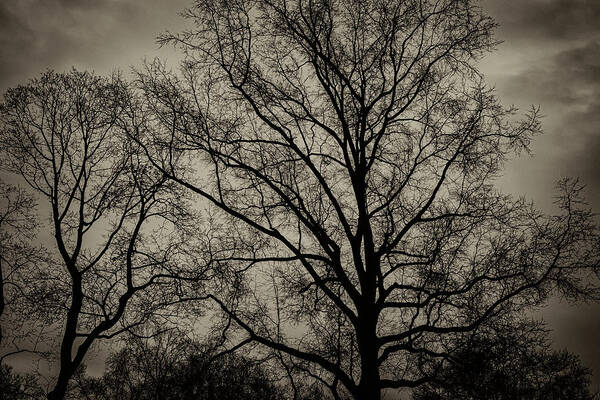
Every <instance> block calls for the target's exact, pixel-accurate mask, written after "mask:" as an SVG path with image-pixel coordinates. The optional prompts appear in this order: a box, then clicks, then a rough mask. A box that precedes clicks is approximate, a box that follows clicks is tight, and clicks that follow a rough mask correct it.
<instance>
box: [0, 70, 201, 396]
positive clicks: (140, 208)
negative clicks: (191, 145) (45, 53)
mask: <svg viewBox="0 0 600 400" xmlns="http://www.w3.org/2000/svg"><path fill="white" fill-rule="evenodd" d="M130 101H132V98H131V97H130V96H129V92H128V87H127V85H126V84H125V83H124V81H123V80H122V79H120V77H118V76H113V77H111V78H103V77H98V76H95V75H93V74H90V73H87V72H78V71H75V70H73V71H71V72H69V73H65V74H58V73H55V72H52V71H48V72H46V73H44V74H42V75H41V77H40V78H37V79H33V80H31V81H30V82H29V83H28V84H27V85H23V86H18V87H16V88H13V89H10V90H8V92H7V93H6V94H5V96H4V103H3V104H2V105H1V109H0V121H1V123H2V132H1V141H2V145H3V151H4V154H5V156H6V158H7V163H6V167H7V169H8V170H9V171H11V172H14V173H17V174H19V175H20V176H21V177H22V179H24V180H25V181H26V182H27V183H28V184H29V186H31V188H33V189H34V190H35V191H36V192H37V194H38V195H39V196H40V198H41V199H42V201H43V204H44V206H45V209H46V210H47V212H48V214H49V217H50V218H49V219H50V230H51V232H52V234H53V237H54V241H55V243H54V249H55V251H54V252H51V254H53V255H56V258H57V259H58V260H60V261H58V263H57V266H56V267H53V268H46V269H45V270H44V276H42V277H40V279H41V280H43V282H42V283H43V284H44V285H42V290H41V291H40V292H39V294H38V298H37V299H36V301H38V302H39V303H40V304H42V305H43V306H44V307H45V309H46V310H48V312H49V313H50V314H51V315H55V316H60V318H61V319H60V325H62V334H61V338H60V351H59V354H58V358H59V372H58V378H57V380H56V382H55V385H54V388H53V389H52V390H51V392H50V393H49V394H48V398H49V399H62V398H63V397H64V395H65V391H66V389H67V386H68V382H69V379H70V378H71V377H72V375H73V374H74V373H75V371H76V369H77V368H78V366H79V365H81V363H82V361H83V359H84V357H85V355H86V353H87V352H88V351H89V349H90V347H91V346H92V344H93V343H94V342H96V341H97V340H99V339H110V338H112V337H114V336H116V335H118V334H119V333H121V332H125V331H128V330H129V329H131V328H133V327H136V326H139V325H141V324H143V323H145V322H147V321H148V320H150V319H151V318H160V315H159V314H158V313H157V310H158V309H159V308H160V307H161V306H165V305H168V304H169V302H171V301H173V299H176V298H177V287H176V284H175V283H173V282H174V281H173V279H172V277H173V276H174V275H175V274H177V273H176V271H179V270H178V269H177V268H178V267H177V266H178V263H179V261H180V260H179V258H178V257H179V256H178V254H179V253H180V250H181V247H182V243H184V241H185V239H184V237H185V229H186V227H187V224H186V219H187V218H188V217H189V215H188V214H187V212H186V211H185V209H184V208H183V200H182V197H181V194H180V192H179V191H178V190H177V188H175V187H173V185H172V184H169V183H168V182H167V181H166V179H165V178H164V177H163V176H162V175H161V174H160V173H156V171H155V170H154V169H152V168H150V165H149V164H148V163H147V162H146V161H145V160H144V158H143V157H141V155H140V154H138V152H137V149H136V145H135V143H134V142H132V141H131V140H128V136H127V135H126V134H125V132H126V129H125V128H124V127H123V126H124V125H125V124H127V123H128V121H130V119H128V114H126V112H125V110H126V108H127V105H128V104H129V102H130ZM198 272H199V271H198ZM177 275H178V274H177ZM150 289H151V290H150Z"/></svg>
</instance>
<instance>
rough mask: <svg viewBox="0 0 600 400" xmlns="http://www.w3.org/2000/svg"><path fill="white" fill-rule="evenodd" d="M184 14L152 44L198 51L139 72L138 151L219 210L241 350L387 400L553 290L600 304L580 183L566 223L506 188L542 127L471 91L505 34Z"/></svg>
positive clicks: (403, 15) (398, 15)
mask: <svg viewBox="0 0 600 400" xmlns="http://www.w3.org/2000/svg"><path fill="white" fill-rule="evenodd" d="M184 14H185V16H187V17H188V18H189V19H191V20H192V21H193V22H194V23H195V28H194V29H192V30H189V31H186V32H183V33H181V34H176V35H173V34H166V35H165V36H164V37H163V38H162V39H161V40H162V41H163V42H164V43H169V42H170V43H174V44H175V45H177V46H180V47H181V48H182V49H183V51H184V52H185V55H186V59H185V61H184V62H183V64H182V70H181V73H180V74H175V73H172V72H170V71H168V70H167V69H166V68H165V67H164V65H161V64H160V63H158V62H155V63H151V64H149V65H148V66H147V70H146V71H145V72H143V73H140V76H139V83H140V86H141V87H142V88H143V90H144V92H145V95H146V98H147V111H146V112H147V113H148V115H152V118H151V119H150V120H149V123H148V125H147V126H145V127H144V129H143V132H142V131H138V132H137V135H138V136H136V138H137V140H138V141H139V142H140V143H142V144H143V146H144V148H145V150H146V152H147V153H148V154H149V155H150V157H151V158H152V160H153V163H154V165H155V166H156V167H157V168H158V170H159V171H161V172H162V173H163V174H165V175H166V176H168V177H169V179H171V180H172V181H174V182H177V183H179V184H181V185H182V186H183V187H186V188H188V189H189V190H190V191H192V192H194V193H196V194H197V195H198V196H199V197H200V198H202V199H204V202H205V203H206V204H210V207H212V208H211V210H212V209H217V210H219V211H218V212H216V211H215V212H214V215H215V217H214V220H213V223H214V225H213V231H212V233H211V235H212V236H211V240H208V241H207V244H208V245H207V250H208V251H210V252H211V254H213V260H214V262H215V263H216V264H219V265H221V266H222V269H223V271H226V273H225V272H224V273H223V274H222V276H221V277H222V279H223V282H225V283H226V284H222V286H219V290H216V291H215V292H214V293H213V294H212V295H211V298H212V299H213V300H214V301H215V302H216V303H217V304H218V305H219V307H220V308H221V309H222V311H223V312H224V313H226V314H227V315H228V316H229V317H230V318H231V319H232V321H233V322H235V325H236V326H237V328H238V329H239V331H241V332H244V333H245V335H246V339H245V341H248V342H254V343H259V344H261V345H263V346H264V347H265V348H267V349H270V351H274V352H276V353H278V354H281V355H282V356H283V357H285V358H286V359H289V362H293V363H295V368H296V369H303V371H304V372H305V373H306V374H308V375H310V376H312V377H314V378H315V379H317V380H320V381H322V382H323V383H324V384H325V385H327V386H328V387H329V388H330V389H331V392H332V394H333V395H334V396H335V397H345V396H351V397H354V398H356V399H379V398H381V395H382V391H383V390H395V389H403V388H412V387H417V386H419V385H421V384H424V383H427V382H433V381H435V380H436V379H437V378H436V376H437V374H438V372H439V371H441V369H442V368H443V366H444V365H445V363H446V359H447V358H448V357H449V354H448V351H447V349H448V348H449V346H450V344H451V343H452V342H453V341H455V340H456V339H457V337H459V336H460V335H463V334H465V333H467V332H474V331H477V330H478V329H479V328H481V327H482V326H484V325H485V324H487V323H489V322H490V321H493V320H501V319H502V318H504V316H506V315H510V314H513V313H518V312H522V311H523V310H525V309H527V308H529V307H534V306H537V305H540V304H543V303H544V301H545V300H546V299H547V298H548V296H549V295H550V294H551V293H553V292H555V290H559V291H561V293H563V294H565V295H569V296H573V297H578V296H597V288H595V287H592V286H591V285H588V284H587V282H588V281H587V280H586V279H587V277H585V276H584V274H586V273H587V272H591V271H592V269H596V271H597V267H598V254H599V251H598V250H599V249H598V247H599V246H598V243H599V242H598V230H597V228H596V227H595V226H594V225H593V222H592V219H591V218H592V216H591V213H590V212H589V211H587V210H586V208H585V205H584V204H583V203H582V201H581V197H580V190H581V185H579V184H578V183H577V182H575V181H568V180H567V181H561V183H560V184H559V191H560V193H559V195H558V197H557V206H558V208H559V209H560V213H559V214H558V215H555V216H546V215H543V214H541V213H540V212H538V211H536V209H535V208H534V207H533V206H532V205H530V204H528V203H527V202H526V201H525V200H523V199H514V198H512V197H510V196H508V195H504V194H502V193H500V192H499V191H498V190H497V189H496V187H495V186H494V183H495V178H497V177H498V176H499V175H500V174H501V173H502V168H503V164H504V162H505V160H506V159H507V158H508V157H510V156H511V154H515V153H518V152H522V151H527V150H528V145H529V143H530V140H531V138H532V135H534V134H536V133H537V132H538V131H539V129H540V126H539V122H538V119H537V115H536V114H537V110H535V109H534V110H532V112H531V113H530V114H529V115H526V116H525V117H524V118H523V119H522V120H516V119H515V118H514V116H513V115H514V113H515V110H514V109H512V108H504V107H502V106H501V105H500V104H499V102H498V100H497V99H496V97H495V95H494V93H493V91H492V90H491V89H488V88H487V87H486V86H485V83H484V82H483V77H482V76H481V74H480V73H479V72H478V71H477V69H476V66H475V65H476V62H477V60H478V59H479V58H480V57H481V56H483V55H484V54H485V53H486V52H487V51H489V50H490V49H492V48H493V46H494V45H495V40H494V37H493V28H494V25H495V24H494V22H493V21H492V20H491V19H490V18H489V17H487V16H486V15H484V13H483V12H482V10H481V9H480V8H479V7H478V5H477V4H476V2H475V1H470V0H436V1H430V0H408V1H393V0H392V1H367V2H363V1H361V2H358V1H335V0H331V1H301V0H297V1H294V0H258V1H244V0H236V1H228V2H223V1H211V0H198V1H196V2H195V3H194V6H193V7H192V8H191V9H189V10H187V11H186V12H185V13H184ZM183 159H188V160H189V164H188V165H187V166H186V167H185V168H184V167H182V166H181V164H176V165H175V164H173V163H172V160H179V161H181V160H183ZM203 204H204V203H203ZM207 207H208V206H207ZM211 212H213V211H211ZM242 343H243V342H242ZM286 363H288V361H286ZM288 364H289V363H288Z"/></svg>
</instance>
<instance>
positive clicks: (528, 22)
mask: <svg viewBox="0 0 600 400" xmlns="http://www.w3.org/2000/svg"><path fill="white" fill-rule="evenodd" d="M484 6H485V8H486V9H487V10H489V12H490V13H491V14H492V15H494V16H495V17H496V18H497V20H498V21H499V22H500V24H501V25H500V31H501V36H502V38H504V39H507V40H508V39H510V40H519V41H530V40H572V39H581V38H586V37H589V36H591V35H596V34H598V33H600V24H599V23H598V20H600V1H597V0H519V1H498V0H487V1H485V2H484Z"/></svg>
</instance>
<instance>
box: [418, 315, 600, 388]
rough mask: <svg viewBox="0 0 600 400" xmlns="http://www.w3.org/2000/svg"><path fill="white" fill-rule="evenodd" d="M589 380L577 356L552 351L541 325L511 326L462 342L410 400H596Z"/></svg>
mask: <svg viewBox="0 0 600 400" xmlns="http://www.w3.org/2000/svg"><path fill="white" fill-rule="evenodd" d="M507 328H508V329H507ZM590 378H591V371H590V370H589V369H588V368H585V367H584V366H582V365H581V362H580V360H579V358H578V357H577V356H575V355H573V354H571V353H568V352H567V351H564V350H563V351H552V350H551V349H550V345H549V343H548V339H547V331H545V330H544V329H542V327H541V326H540V325H539V323H533V322H512V323H511V324H509V325H508V326H505V327H497V328H496V329H494V330H488V331H487V332H479V333H478V334H477V335H475V336H473V335H471V336H469V337H467V338H465V340H464V341H463V342H462V343H460V344H458V345H457V347H456V350H455V351H454V352H453V358H452V361H451V363H449V364H447V365H446V366H445V367H444V368H443V369H442V370H441V371H440V372H439V374H438V376H437V382H436V383H428V384H426V385H423V386H421V387H419V388H418V389H417V390H416V391H415V393H414V394H413V398H414V399H415V400H443V399H497V400H502V399H531V400H536V399H556V400H560V399H565V400H566V399H573V400H576V399H580V400H592V399H597V395H594V394H592V393H591V392H590Z"/></svg>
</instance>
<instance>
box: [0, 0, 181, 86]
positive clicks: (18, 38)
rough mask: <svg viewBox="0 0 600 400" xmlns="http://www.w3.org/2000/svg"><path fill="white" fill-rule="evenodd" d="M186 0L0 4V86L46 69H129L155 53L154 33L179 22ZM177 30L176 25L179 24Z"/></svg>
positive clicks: (7, 1)
mask: <svg viewBox="0 0 600 400" xmlns="http://www.w3.org/2000/svg"><path fill="white" fill-rule="evenodd" d="M187 3H188V1H187V0H185V1H184V0H176V1H171V2H163V1H160V0H151V1H146V2H136V1H135V0H121V1H117V0H105V1H100V0H84V1H75V0H5V1H3V2H0V90H1V91H2V92H3V91H4V90H5V89H7V88H8V87H10V86H13V85H16V84H18V83H20V82H22V81H24V80H26V79H28V78H30V77H32V76H35V75H37V74H38V73H39V72H41V71H43V70H44V69H46V68H53V69H57V70H66V69H69V68H70V67H71V66H72V65H75V66H77V67H78V68H85V69H93V70H95V71H97V72H99V73H106V72H109V71H110V70H111V69H113V68H115V67H119V68H122V69H127V68H128V66H129V65H130V64H132V63H135V62H137V61H138V60H139V59H141V58H142V57H144V56H145V55H146V54H148V53H151V52H152V51H155V50H156V48H157V45H156V44H155V42H154V37H155V36H156V34H157V33H159V32H161V31H162V30H164V29H167V28H169V27H171V28H172V27H173V26H177V24H181V23H182V22H181V19H180V18H179V17H178V16H177V12H178V11H179V10H180V9H182V8H183V7H184V6H186V5H187ZM176 29H177V28H176Z"/></svg>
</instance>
